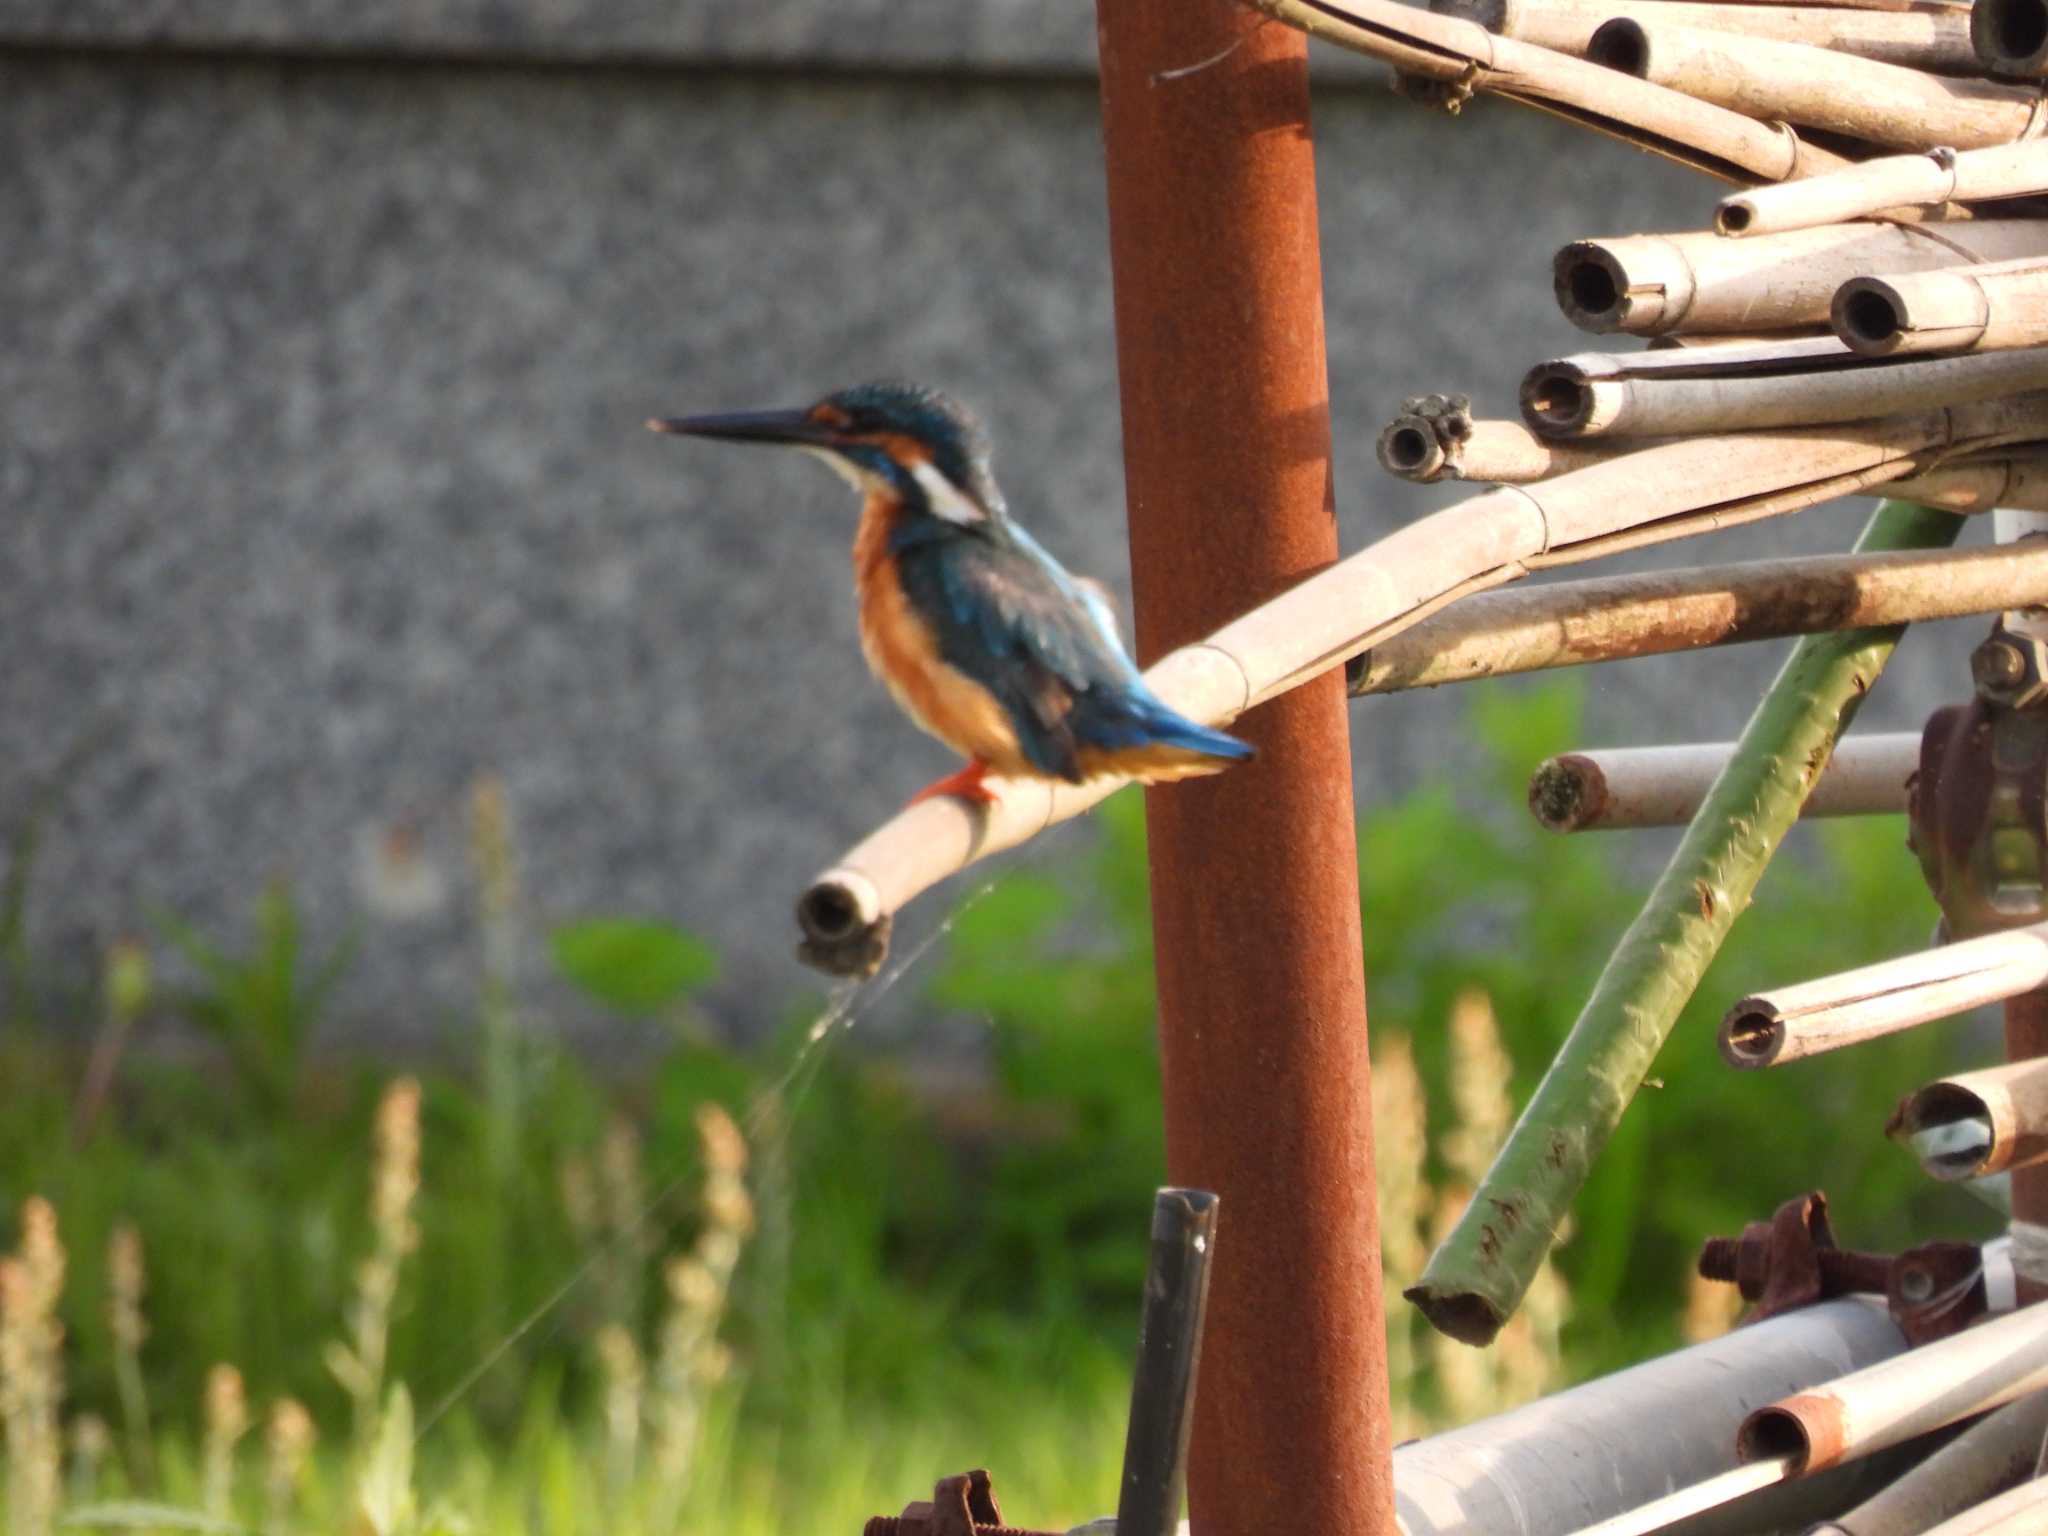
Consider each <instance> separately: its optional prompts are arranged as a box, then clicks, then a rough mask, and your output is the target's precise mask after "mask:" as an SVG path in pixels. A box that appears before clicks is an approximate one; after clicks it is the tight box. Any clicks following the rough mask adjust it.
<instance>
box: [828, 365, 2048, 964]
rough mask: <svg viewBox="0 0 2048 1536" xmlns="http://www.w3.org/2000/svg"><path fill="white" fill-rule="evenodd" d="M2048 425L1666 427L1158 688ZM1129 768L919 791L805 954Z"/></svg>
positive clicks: (855, 949)
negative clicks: (1703, 431) (1696, 434)
mask: <svg viewBox="0 0 2048 1536" xmlns="http://www.w3.org/2000/svg"><path fill="white" fill-rule="evenodd" d="M2014 434H2019V435H2021V436H2039V435H2048V397H2042V398H2035V397H2029V398H2026V399H2015V400H2001V401H1996V402H1992V403H1989V404H1979V405H1972V406H1960V407H1957V408H1955V409H1952V410H1939V411H1923V412H1915V413H1912V414H1908V415H1902V416H1897V417H1891V418H1887V419H1885V420H1881V421H1866V422H1857V423H1854V424H1851V425H1846V426H1840V427H1831V428H1822V429H1817V430H1814V431H1789V432H1745V433H1738V434H1732V435H1729V436H1725V437H1700V438H1692V439H1687V440H1684V441H1680V442H1674V443H1663V444H1659V445H1657V446H1655V447H1651V448H1645V449H1643V450H1642V451H1640V452H1638V453H1631V454H1629V455H1627V456H1626V457H1624V458H1617V459H1612V460H1608V461H1606V462H1605V463H1600V464H1594V465H1590V466H1588V467H1587V468H1585V469H1581V470H1576V471H1574V472H1573V473H1571V474H1567V475H1559V476H1558V477H1556V478H1555V479H1552V480H1545V481H1542V482H1540V483H1539V484H1537V485H1534V486H1528V487H1503V488H1500V489H1497V490H1492V491H1487V492H1485V493H1483V494H1481V495H1478V496H1473V497H1470V498H1468V499H1466V500H1464V501H1461V502H1459V503H1457V504H1456V505H1455V506H1452V507H1447V508H1445V509H1444V510H1443V511H1441V512H1437V513H1434V514H1432V515H1431V516H1429V517H1425V518H1422V519H1419V520H1418V521H1416V522H1414V523H1411V524H1409V525H1408V526H1407V527H1405V528H1402V529H1399V530H1397V531H1396V532H1394V533H1391V534H1389V535H1388V536H1387V537H1385V538H1383V539H1380V540H1379V541H1377V542H1376V543H1374V544H1372V545H1370V546H1368V547H1367V548H1365V549H1363V550H1361V551H1359V552H1358V553H1357V554H1354V555H1352V556H1350V557H1349V558H1347V559H1344V560H1341V561H1339V562H1338V563H1337V564H1336V565H1334V566H1331V567H1330V568H1329V569H1328V570H1325V571H1322V572H1319V573H1318V574H1316V575H1315V576H1312V577H1310V578H1309V579H1308V580H1306V581H1304V582H1303V583H1302V584H1301V585H1300V586H1297V587H1295V588H1293V589H1291V590H1289V591H1287V592H1284V593H1282V594H1280V596H1278V597H1276V598H1274V599H1273V600H1272V601H1270V602H1268V603H1266V604H1264V605H1262V606H1261V607H1259V608H1256V609H1254V610H1253V611H1251V612H1250V613H1247V614H1246V615H1245V616H1244V617H1243V618H1241V619H1238V620H1237V621H1235V622H1234V623H1231V624H1228V625H1226V626H1224V627H1223V628H1222V629H1220V630H1218V631H1216V632H1215V633H1214V634H1212V635H1210V636H1209V638H1208V639H1206V640H1204V641H1201V642H1198V643H1196V644H1193V645H1187V646H1183V647H1181V648H1180V649H1179V650H1177V651H1174V652H1172V653H1171V654H1169V655H1167V656H1165V657H1162V658H1161V659H1160V660H1159V661H1157V662H1155V663H1154V664H1153V665H1152V666H1151V667H1150V668H1148V669H1147V671H1146V674H1145V676H1146V679H1147V681H1148V682H1149V683H1150V685H1151V686H1152V688H1153V689H1154V691H1155V692H1157V693H1158V694H1159V695H1160V697H1162V698H1163V699H1165V700H1166V701H1167V702H1168V703H1169V704H1171V705H1172V706H1173V707H1174V708H1176V709H1178V710H1180V711H1181V712H1182V713H1184V714H1187V715H1189V716H1191V717H1192V718H1194V719H1197V720H1200V721H1203V722H1204V723H1207V724H1211V725H1221V724H1225V723H1227V722H1229V721H1230V720H1233V719H1235V718H1236V717H1237V716H1238V715H1240V714H1242V713H1243V712H1244V711H1245V710H1247V709H1249V708H1251V707H1252V706H1253V705H1255V704H1258V703H1261V702H1263V701H1264V700H1266V699H1268V698H1272V697H1274V696H1276V695H1277V694H1281V693H1284V692H1286V691H1287V690H1288V689H1289V688H1292V687H1294V686H1295V685H1296V684H1297V683H1299V682H1301V681H1304V680H1305V679H1307V678H1310V677H1314V676H1317V675H1319V674H1321V673H1322V672H1324V671H1326V670H1327V669H1328V668H1330V667H1333V666H1336V665H1339V664H1341V663H1342V662H1344V661H1345V660H1347V659H1348V658H1349V657H1351V656H1354V655H1356V654H1357V653H1358V652H1360V651H1364V650H1368V649H1370V648H1371V647H1373V646H1374V645H1376V644H1379V643H1380V642H1382V641H1384V640H1386V639H1388V638H1389V637H1391V636H1392V635H1394V634H1397V633H1399V632H1400V631H1401V630H1403V629H1406V628H1408V627H1409V626H1410V625H1412V624H1415V623H1417V622H1419V621H1420V620H1421V619H1424V618H1426V617H1428V616H1429V615H1430V614H1431V613H1433V612H1435V611H1436V610H1437V609H1438V608H1440V607H1442V606H1444V605H1445V604H1446V603H1448V602H1450V601H1452V600H1453V599H1455V598H1457V597H1461V596H1464V595H1467V594H1469V593H1471V592H1475V591H1480V590H1484V589H1485V588H1487V587H1491V586H1499V585H1502V584H1504V583H1506V582H1510V581H1514V580H1517V579H1518V578H1520V577H1521V576H1523V575H1526V574H1527V573H1528V572H1529V571H1530V570H1533V569H1540V568H1543V567H1546V566H1550V565H1562V564H1568V563H1571V562H1572V561H1575V560H1579V559H1585V558H1592V557H1594V556H1596V555H1599V554H1603V553H1606V552H1609V551H1611V550H1613V549H1616V548H1620V547H1634V546H1636V545H1637V544H1640V543H1645V542H1661V541H1663V540H1666V539H1671V538H1682V537H1686V536H1688V535H1690V534H1692V533H1696V532H1705V531H1708V530H1711V529H1716V528H1724V527H1729V526H1732V525H1734V524H1738V523H1741V522H1744V521H1748V520H1751V519H1753V518H1757V517H1766V516H1776V515H1779V514H1781V513H1784V512H1789V511H1794V510H1796V509H1798V508H1800V507H1807V506H1812V505H1813V504H1815V503H1816V502H1820V501H1826V500H1829V499H1831V498H1833V497H1836V496H1841V495H1846V494H1849V493H1851V492H1853V491H1856V490H1859V489H1862V488H1864V487H1866V486H1868V485H1871V484H1875V483H1879V482H1882V481H1884V480H1887V479H1896V478H1898V477H1899V476H1901V475H1903V474H1907V473H1911V472H1913V471H1915V470H1918V469H1922V468H1925V467H1928V465H1929V464H1930V463H1931V462H1932V460H1934V459H1936V458H1939V457H1941V456H1943V455H1944V454H1946V453H1948V452H1951V451H1960V450H1964V449H1967V448H1970V447H1972V446H1986V447H1988V446H1990V445H1992V444H1995V443H1998V442H2003V441H2011V440H2012V439H2013V436H2014ZM1125 782H1127V781H1126V780H1122V779H1117V778H1102V779H1095V780H1091V781H1090V782H1089V783H1087V784H1078V785H1077V784H1064V783H1050V782H1048V781H1046V780H1043V779H1024V778H995V777H992V778H990V779H989V780H988V781H987V786H988V788H989V790H990V791H991V793H993V794H994V796H995V797H996V798H995V801H994V803H993V804H991V805H988V806H986V807H975V806H970V805H968V804H966V803H965V802H964V801H961V800H957V799H954V798H953V797H951V796H943V795H942V796H935V797H934V798H932V799H929V800H925V801H921V802H920V803H918V804H916V805H913V806H909V807H907V808H906V809H904V810H903V811H901V812H899V813H897V815H896V816H895V817H894V818H893V819H891V820H890V821H888V822H886V823H884V824H883V825H882V826H881V827H880V828H878V829H876V831H874V832H873V833H872V834H870V835H869V836H868V837H867V838H865V839H864V840H862V841H861V842H860V843H858V844H857V845H855V846H854V847H853V848H851V849H849V850H848V851H847V852H846V853H845V854H844V855H843V856H842V857H841V858H840V859H839V860H838V862H836V863H835V864H833V865H832V866H831V867H830V868H828V869H826V870H825V871H823V872H822V873H821V874H819V875H818V876H817V877H816V878H815V879H814V880H813V881H812V882H811V884H810V886H809V887H808V888H807V889H806V890H805V892H804V893H803V895H802V896H801V898H800V899H799V901H798V903H797V921H798V925H799V927H800V928H801V930H802V932H803V942H802V946H801V948H800V949H799V954H800V956H801V958H803V959H804V960H805V961H806V963H808V964H811V965H814V966H817V967H818V968H819V969H821V970H826V971H829V972H831V973H833V974H837V975H851V974H863V975H865V974H871V973H872V972H873V971H874V970H875V969H877V968H878V967H879V966H880V965H881V962H882V959H883V957H884V955H885V954H886V952H887V948H888V926H889V922H890V919H891V917H892V915H893V914H894V913H896V912H897V911H899V910H900V909H901V908H902V906H903V905H904V903H906V902H908V901H910V900H911V899H913V898H914V897H916V896H917V895H919V894H920V893H921V892H923V891H925V890H928V889H930V888H931V887H932V886H933V885H935V884H937V883H938V882H939V881H941V880H943V879H945V878H946V877H947V876H948V875H951V874H954V873H956V872H958V871H959V870H961V869H964V868H966V867H967V866H968V865H969V864H971V863H974V862H976V861H978V860H980V859H984V858H987V857H988V856H989V855H991V854H994V853H998V852H1001V851H1002V850H1004V849H1006V848H1012V847H1015V846H1016V845H1017V844H1019V843H1021V842H1024V841H1025V840H1027V839H1029V838H1032V837H1035V836H1037V835H1038V834H1039V833H1040V832H1043V831H1044V830H1045V829H1046V828H1048V827H1050V826H1052V825H1054V824H1055V823H1057V822H1061V821H1065V820H1067V819H1068V818H1070V817H1073V816H1077V815H1079V814H1080V813H1081V812H1083V811H1085V810H1087V809H1088V808H1089V807H1090V806H1092V805H1095V804H1096V803H1098V802H1099V801H1101V800H1102V799H1104V798H1105V797H1106V796H1108V795H1109V794H1110V793H1112V792H1113V791H1115V790H1117V789H1119V788H1121V787H1122V786H1123V784H1124V783H1125Z"/></svg>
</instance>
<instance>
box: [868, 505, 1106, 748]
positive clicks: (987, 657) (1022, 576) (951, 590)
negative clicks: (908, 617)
mask: <svg viewBox="0 0 2048 1536" xmlns="http://www.w3.org/2000/svg"><path fill="white" fill-rule="evenodd" d="M899 559H900V562H901V564H900V566H899V570H900V572H901V578H902V582H903V588H904V593H905V595H906V596H907V597H908V598H909V599H910V601H911V602H912V603H913V604H914V605H915V606H916V608H917V609H918V611H919V613H921V614H922V615H923V616H924V617H925V618H926V619H927V620H929V621H930V623H931V625H932V628H933V631H934V633H935V635H936V637H937V639H938V645H939V654H940V656H941V657H943V658H944V659H945V661H946V662H947V663H948V664H949V665H951V666H953V667H955V668H957V669H958V670H959V671H961V672H963V673H965V674H966V675H967V676H968V677H970V678H972V679H973V680H974V681H975V682H977V683H979V684H981V686H983V687H984V688H986V689H988V690H989V691H990V692H991V693H993V694H994V695H995V696H996V698H997V699H998V700H999V701H1000V702H1001V703H1002V705H1003V707H1004V709H1005V711H1006V712H1007V713H1008V714H1009V716H1010V718H1011V721H1012V723H1013V724H1014V725H1015V726H1016V729H1017V737H1018V742H1019V745H1020V746H1021V747H1022V748H1023V751H1024V755H1025V756H1026V757H1027V758H1028V759H1029V760H1030V761H1031V763H1032V764H1033V766H1035V767H1036V768H1038V769H1039V771H1040V772H1042V773H1048V774H1056V775H1058V776H1059V777H1061V778H1065V779H1070V780H1073V781H1075V782H1077V783H1078V782H1079V781H1080V779H1081V777H1082V774H1081V769H1080V763H1079V757H1078V752H1079V747H1080V746H1081V744H1082V743H1081V741H1080V740H1079V739H1077V737H1076V734H1075V726H1076V705H1077V704H1078V703H1080V702H1082V701H1084V700H1089V699H1091V698H1092V699H1097V700H1101V699H1105V698H1108V697H1114V696H1120V695H1123V694H1125V693H1128V692H1130V691H1131V690H1134V689H1135V690H1139V691H1142V690H1143V687H1144V685H1143V684H1142V683H1141V682H1140V681H1139V679H1138V672H1137V668H1136V667H1135V666H1133V665H1132V663H1131V660H1130V658H1129V657H1128V656H1126V655H1125V654H1124V649H1123V645H1122V643H1121V642H1120V641H1119V640H1118V638H1117V634H1116V627H1115V624H1114V622H1113V621H1112V620H1111V618H1110V616H1109V613H1108V610H1107V606H1106V605H1105V604H1104V603H1103V602H1102V599H1101V598H1100V597H1098V596H1097V595H1096V594H1094V593H1092V592H1089V591H1088V590H1087V589H1085V588H1084V587H1082V586H1081V584H1080V583H1079V582H1077V581H1075V580H1074V578H1073V577H1072V576H1070V575H1068V574H1067V572H1066V571H1065V570H1064V569H1063V568H1062V567H1061V566H1060V564H1059V563H1058V562H1057V561H1056V560H1054V559H1053V558H1052V556H1051V555H1049V554H1047V553H1046V552H1045V551H1044V550H1043V549H1041V548H1040V547H1039V546H1038V544H1037V543H1036V542H1035V541H1033V540H1032V539H1031V538H1030V536H1029V535H1028V534H1026V533H1024V531H1023V530H1022V529H1020V528H1018V527H1017V526H1016V525H1015V524H1009V525H1007V526H1006V527H1004V528H1003V529H1002V530H1001V535H1000V536H998V537H990V536H989V535H988V534H985V533H982V532H980V531H979V530H977V531H975V532H972V533H966V532H963V533H959V534H953V535H951V536H948V537H943V538H935V539H931V540H928V541H923V542H920V543H917V544H915V545H913V546H911V547H910V548H907V549H905V550H903V551H902V552H901V553H900V555H899ZM1088 718H1089V715H1088V714H1086V713H1084V714H1083V715H1082V716H1081V719H1082V720H1083V721H1084V722H1085V720H1086V719H1088Z"/></svg>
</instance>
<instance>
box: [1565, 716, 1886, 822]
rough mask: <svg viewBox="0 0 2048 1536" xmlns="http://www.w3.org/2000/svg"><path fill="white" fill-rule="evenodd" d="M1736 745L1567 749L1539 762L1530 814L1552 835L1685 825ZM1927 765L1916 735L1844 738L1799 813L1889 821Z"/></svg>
mask: <svg viewBox="0 0 2048 1536" xmlns="http://www.w3.org/2000/svg"><path fill="white" fill-rule="evenodd" d="M1734 752H1735V743H1734V742H1732V741H1718V742H1699V743H1695V744H1689V745H1686V746H1676V747H1611V748H1603V749H1600V750H1597V751H1587V752H1565V753H1561V754H1559V755H1558V756H1556V757H1553V758H1549V759H1547V760H1546V761H1544V762H1542V763H1540V764H1538V765H1537V768H1536V771H1535V773H1534V774H1532V775H1531V776H1530V779H1529V810H1530V812H1531V814H1533V815H1534V816H1535V818H1536V819H1537V820H1538V821H1539V822H1541V823H1542V824H1543V825H1544V826H1545V827H1547V828H1549V829H1550V830H1551V831H1552V832H1592V831H1605V830H1608V829H1613V828H1625V827H1682V826H1684V825H1685V824H1686V823H1687V822H1689V821H1691V820H1692V818H1693V816H1694V815H1695V814H1696V813H1697V812H1698V810H1699V808H1700V805H1701V803H1702V802H1703V801H1704V800H1705V799H1706V797H1707V792H1708V790H1710V789H1711V788H1712V787H1713V784H1714V780H1715V779H1716V778H1718V777H1719V776H1720V773H1721V770H1722V769H1723V768H1724V767H1726V766H1727V763H1728V760H1729V758H1730V757H1732V756H1733V755H1734ZM1919 760H1920V738H1919V737H1918V736H1917V735H1915V734H1913V733H1911V732H1899V733H1896V734H1885V735H1877V736H1850V737H1846V738H1845V739H1843V740H1842V741H1841V742H1840V743H1839V744H1838V745H1837V746H1836V748H1835V751H1834V754H1833V755H1832V756H1831V757H1830V758H1829V759H1828V762H1827V766H1826V767H1825V768H1823V769H1822V770H1821V774H1820V778H1819V780H1818V781H1817V782H1816V783H1815V784H1814V786H1813V788H1812V790H1811V791H1809V792H1808V794H1807V796H1806V801H1805V804H1804V805H1803V806H1802V807H1801V809H1800V815H1801V816H1803V817H1815V816H1883V815H1892V814H1898V813H1902V812H1903V811H1904V810H1905V809H1906V794H1907V791H1906V780H1907V779H1908V778H1909V777H1910V776H1911V775H1912V773H1913V770H1914V769H1915V768H1916V767H1917V766H1918V764H1919Z"/></svg>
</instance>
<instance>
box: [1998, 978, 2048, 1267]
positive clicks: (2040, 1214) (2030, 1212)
mask: <svg viewBox="0 0 2048 1536" xmlns="http://www.w3.org/2000/svg"><path fill="white" fill-rule="evenodd" d="M2005 1056H2006V1060H2008V1061H2025V1060H2027V1059H2028V1058H2029V1057H2033V1056H2048V991H2043V992H2029V993H2026V994H2025V995H2024V996H2021V997H2013V998H2007V999H2006V1003H2005ZM2012 1217H2013V1220H2014V1221H2027V1222H2032V1223H2034V1224H2035V1225H2036V1226H2048V1163H2037V1164H2035V1165H2034V1166H2033V1167H2031V1168H2015V1169H2013V1171H2012ZM2019 1299H2020V1301H2021V1302H2022V1303H2027V1302H2035V1301H2048V1283H2043V1281H2042V1280H2040V1279H2037V1278H2034V1277H2031V1276H2028V1275H2021V1276H2020V1277H2019Z"/></svg>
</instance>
